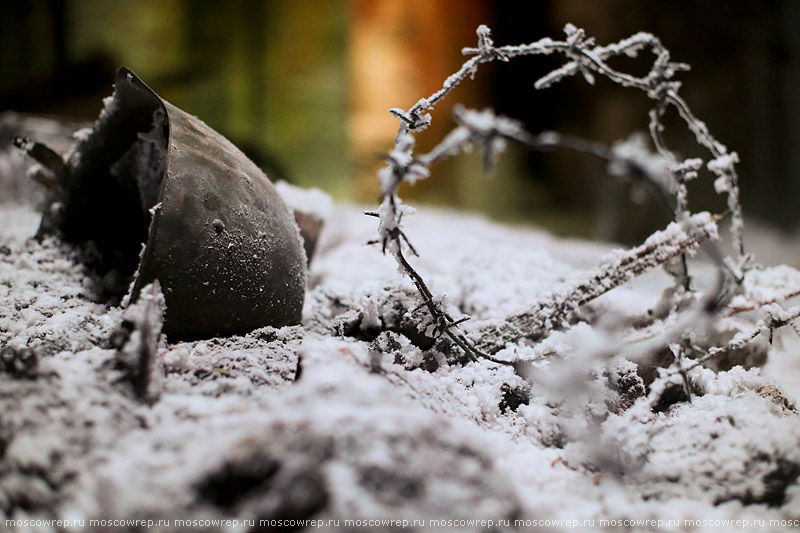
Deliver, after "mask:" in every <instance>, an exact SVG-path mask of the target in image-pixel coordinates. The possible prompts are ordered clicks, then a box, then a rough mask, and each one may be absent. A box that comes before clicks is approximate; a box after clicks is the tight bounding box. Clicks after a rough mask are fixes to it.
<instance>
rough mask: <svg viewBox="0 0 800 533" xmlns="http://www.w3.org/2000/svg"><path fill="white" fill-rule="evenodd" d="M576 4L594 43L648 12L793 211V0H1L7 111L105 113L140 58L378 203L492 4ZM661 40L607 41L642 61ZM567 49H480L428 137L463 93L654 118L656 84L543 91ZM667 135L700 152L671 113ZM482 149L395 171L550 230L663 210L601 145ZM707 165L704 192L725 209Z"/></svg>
mask: <svg viewBox="0 0 800 533" xmlns="http://www.w3.org/2000/svg"><path fill="white" fill-rule="evenodd" d="M566 22H573V23H574V24H576V25H577V26H579V27H583V28H585V29H586V31H587V34H588V35H592V36H595V37H596V38H597V40H598V43H599V44H605V43H608V42H611V41H617V40H619V39H622V38H624V37H626V36H628V35H630V34H632V33H635V32H636V31H640V30H641V31H648V32H651V33H653V34H655V35H657V36H658V37H660V38H661V39H662V41H663V42H664V43H665V45H666V46H667V47H668V48H669V49H670V50H671V51H672V54H673V59H674V60H677V61H684V62H687V63H690V64H691V65H692V67H693V69H692V71H691V72H688V73H683V74H681V75H680V77H679V79H681V80H682V81H683V82H684V86H683V88H682V90H681V94H682V95H683V96H684V98H685V99H686V100H687V102H688V103H689V105H690V106H691V107H692V109H693V111H694V112H695V114H696V115H697V116H698V117H699V118H700V119H701V120H704V121H705V122H706V123H707V124H708V126H709V128H710V130H711V132H712V134H714V135H715V136H716V137H717V138H718V139H719V140H720V141H721V142H723V143H724V144H726V145H727V146H728V147H729V148H730V149H732V150H734V151H736V152H738V153H739V155H740V157H741V160H742V163H741V165H740V166H739V169H740V174H741V180H742V188H743V204H744V208H745V214H746V216H747V217H749V218H750V219H755V218H758V219H762V220H765V221H767V222H770V223H773V224H775V225H778V226H780V227H782V228H783V229H786V230H795V229H796V225H797V223H798V221H800V214H799V213H798V209H797V205H800V32H798V31H797V29H796V28H797V27H799V26H800V2H796V1H794V0H750V1H745V0H714V1H704V2H696V1H691V0H673V1H669V2H664V1H657V0H652V1H642V0H591V1H589V0H551V1H549V2H547V1H542V0H540V1H535V2H526V7H525V10H524V11H522V10H521V8H520V7H519V3H515V2H502V3H501V2H493V1H489V0H349V1H348V0H291V1H290V0H228V1H225V2H219V1H213V0H137V1H135V2H123V1H116V0H4V1H3V2H0V111H5V110H12V109H13V110H16V111H25V112H31V113H38V114H59V115H68V116H70V117H77V118H82V119H85V120H87V121H91V120H93V119H94V118H95V117H96V116H97V114H98V113H99V111H100V108H101V106H102V103H101V100H102V98H103V97H105V96H108V95H109V94H111V92H112V87H111V84H112V81H113V77H114V71H115V69H116V68H117V67H118V66H120V65H125V66H128V67H130V68H131V69H132V70H133V71H135V72H136V73H137V74H138V75H139V76H141V77H142V78H143V79H144V80H145V82H147V83H148V84H149V85H150V86H151V87H153V88H154V89H155V90H156V91H157V92H158V93H159V94H161V95H162V96H163V97H164V98H166V99H167V100H169V101H171V102H172V103H174V104H176V105H177V106H179V107H181V108H183V109H185V110H186V111H189V112H191V113H193V114H196V115H198V116H199V117H200V118H202V119H203V120H204V121H206V122H207V123H208V124H209V125H211V126H212V127H214V128H216V129H217V130H219V131H220V132H222V133H223V134H224V135H226V136H227V137H229V138H230V139H231V140H233V141H234V142H235V143H236V144H237V145H239V147H240V148H242V149H243V150H244V151H245V152H246V153H247V154H248V155H250V156H251V158H252V159H253V160H254V161H256V162H257V163H258V164H259V165H260V166H261V167H262V168H263V169H264V170H265V171H266V173H267V174H268V175H269V176H270V177H271V178H272V179H273V180H275V179H286V180H288V181H290V182H293V183H296V184H299V185H302V186H316V187H320V188H322V189H324V190H325V191H327V192H329V193H331V194H332V195H333V196H334V197H336V198H337V199H339V200H346V201H355V202H360V203H366V204H374V203H375V202H376V201H377V194H378V187H377V181H376V178H375V173H376V171H377V169H378V168H379V167H380V166H381V163H380V161H379V160H378V159H376V158H375V154H376V153H379V152H385V151H388V150H389V149H391V147H392V141H393V136H394V134H395V133H396V130H397V122H396V119H394V118H393V117H392V116H391V115H390V114H389V113H388V111H387V110H388V109H389V108H390V107H401V108H404V109H407V108H408V107H410V106H411V105H413V104H414V103H415V102H416V101H417V100H418V99H419V98H420V97H423V96H428V95H430V94H431V93H433V92H434V91H436V90H437V89H438V88H439V87H441V83H442V81H443V80H444V79H445V78H446V77H447V76H448V75H449V74H451V73H452V72H454V71H455V70H456V69H458V67H459V66H460V65H461V63H462V61H463V60H464V58H463V57H462V56H461V53H460V51H461V48H462V47H464V46H473V45H474V44H475V41H476V38H475V28H476V27H477V26H478V25H479V24H481V23H484V24H487V25H488V26H489V27H490V28H491V29H492V30H493V36H494V39H495V43H496V44H498V45H503V44H520V43H524V42H531V41H535V40H537V39H539V38H541V37H545V36H550V37H553V38H558V39H561V38H563V31H562V28H563V26H564V24H565V23H566ZM651 58H652V56H650V55H649V54H643V55H642V57H641V58H640V59H637V60H631V59H619V60H617V61H613V62H612V65H613V66H615V67H616V68H619V69H622V70H626V71H629V72H631V73H636V74H643V73H644V72H646V70H647V68H648V65H649V62H650V60H651ZM563 61H564V58H563V57H557V56H547V57H533V58H520V59H515V60H513V61H512V62H510V63H508V64H494V65H485V66H483V67H482V68H481V70H480V71H479V73H478V75H477V76H476V78H475V80H474V81H471V82H467V83H465V84H463V85H462V86H460V87H459V88H458V89H456V91H454V92H453V93H451V95H450V97H449V98H448V99H447V100H445V102H444V103H443V104H442V105H440V106H438V107H437V108H436V110H435V111H434V113H433V119H434V124H433V126H432V127H431V128H429V129H428V130H427V131H425V132H424V133H423V134H421V135H420V136H419V137H418V143H419V149H421V150H426V149H429V148H430V147H432V146H433V145H434V144H435V143H436V142H437V141H438V140H440V139H441V138H442V137H443V136H444V135H445V134H446V133H447V132H448V131H449V130H450V129H451V128H452V127H453V123H452V120H451V119H450V108H451V106H452V105H453V104H454V103H463V104H465V105H467V106H470V107H477V108H484V107H492V108H494V109H496V110H497V111H498V112H500V113H503V114H506V115H508V116H511V117H515V118H518V119H520V120H523V121H524V122H525V124H526V126H527V128H528V129H529V130H530V131H533V132H538V131H541V130H545V129H552V130H557V131H561V132H566V133H571V134H576V135H580V136H583V137H587V138H591V139H597V140H603V141H606V142H613V141H614V140H616V139H620V138H624V137H627V136H629V135H630V134H631V133H633V132H635V131H646V129H647V122H648V117H647V111H648V110H649V109H650V102H649V101H648V100H647V98H646V96H645V95H644V94H640V93H638V92H635V91H634V90H632V89H624V88H621V87H617V86H615V85H613V84H611V83H610V82H608V81H606V80H605V79H598V82H597V85H596V86H595V87H591V86H588V85H587V84H586V83H585V82H584V81H583V80H582V79H581V78H578V77H576V78H574V79H572V80H568V81H567V82H566V83H561V84H560V85H557V86H555V87H554V88H551V89H548V90H545V91H536V90H534V88H533V83H534V81H535V80H536V79H538V78H539V77H540V76H542V75H544V74H545V73H547V72H548V71H549V70H552V69H553V68H556V67H557V66H559V65H560V64H561V63H562V62H563ZM667 125H668V131H667V135H666V138H667V141H668V143H669V144H670V145H671V146H673V147H675V148H676V150H677V151H678V152H679V153H681V154H682V155H687V156H691V155H696V156H703V157H705V154H704V153H703V152H702V151H700V150H699V149H698V148H697V147H696V145H695V144H694V142H693V139H692V137H691V135H690V134H689V133H688V132H687V131H686V129H685V128H684V127H683V124H682V122H680V120H679V119H678V118H677V117H676V116H672V115H671V116H670V117H668V119H667ZM480 168H481V165H480V163H479V162H478V161H477V155H467V156H462V157H460V158H458V159H456V160H453V161H450V162H447V163H444V164H442V165H440V166H439V167H436V168H435V169H434V173H433V176H432V179H431V180H429V181H427V182H421V183H419V184H418V185H417V186H416V187H414V188H413V189H410V190H404V191H402V192H403V194H404V195H405V196H406V197H408V198H412V199H413V200H412V203H416V202H425V203H429V204H437V205H446V206H454V207H458V208H463V209H469V210H479V211H482V212H485V213H487V214H488V215H490V216H492V217H494V218H498V219H501V220H507V221H513V222H532V223H536V224H539V225H542V226H544V227H546V228H547V229H549V230H551V231H554V232H555V233H558V234H564V235H577V236H587V237H596V238H603V239H612V240H617V241H621V242H635V241H640V240H641V239H643V238H644V237H646V236H647V235H649V234H650V233H651V232H652V231H653V230H654V229H656V228H658V227H663V226H664V225H665V224H666V223H667V222H668V221H669V220H670V219H671V216H670V214H669V213H663V212H662V211H661V210H660V208H659V207H658V206H657V205H656V204H655V203H650V202H647V201H645V202H643V203H635V202H632V201H631V197H632V191H631V189H630V187H629V186H627V185H626V184H621V183H618V182H615V181H614V180H612V179H611V178H608V177H607V176H606V175H605V172H604V168H603V166H602V165H601V164H598V163H597V162H596V161H592V160H587V159H583V158H580V157H576V156H574V155H572V154H535V153H534V154H530V153H525V152H523V151H520V150H517V149H513V148H512V149H510V150H509V151H508V152H507V153H506V155H505V156H504V157H503V159H502V162H501V164H500V165H499V167H498V168H497V169H496V171H495V173H494V175H493V176H492V177H490V178H484V177H482V176H481V170H480ZM712 181H713V179H712V177H711V176H710V175H707V174H706V175H704V176H702V178H701V180H700V181H698V183H696V184H695V185H694V186H693V188H692V190H691V192H690V194H691V197H690V198H691V202H692V205H691V206H690V207H691V208H692V210H693V211H697V210H700V209H714V210H716V211H722V210H723V209H724V200H723V199H722V198H721V197H717V196H716V195H715V194H714V192H713V187H712Z"/></svg>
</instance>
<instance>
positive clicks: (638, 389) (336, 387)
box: [0, 204, 800, 531]
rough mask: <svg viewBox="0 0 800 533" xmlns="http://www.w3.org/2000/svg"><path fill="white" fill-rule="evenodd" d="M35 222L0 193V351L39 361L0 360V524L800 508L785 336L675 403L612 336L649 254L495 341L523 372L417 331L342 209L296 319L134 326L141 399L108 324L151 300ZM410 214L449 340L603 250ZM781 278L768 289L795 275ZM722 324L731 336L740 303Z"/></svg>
mask: <svg viewBox="0 0 800 533" xmlns="http://www.w3.org/2000/svg"><path fill="white" fill-rule="evenodd" d="M38 220H39V216H38V215H37V214H36V213H35V212H34V211H33V210H32V209H31V208H30V207H27V206H21V205H11V204H5V205H0V347H12V348H14V353H15V354H17V356H18V355H19V354H20V353H22V352H23V351H24V350H23V349H24V348H29V349H31V350H32V351H33V356H34V357H35V359H36V364H35V366H34V367H32V368H28V367H25V368H24V369H22V370H19V368H22V367H13V369H17V370H15V371H12V366H8V365H6V366H7V369H6V372H4V373H1V374H0V397H2V405H3V408H2V412H0V519H3V520H5V519H6V518H14V519H22V518H62V519H81V518H84V519H86V520H87V524H88V520H89V519H92V518H100V519H119V518H152V519H159V518H161V519H168V520H175V519H216V518H239V519H256V520H258V519H304V518H316V519H321V520H328V519H334V520H335V519H339V527H338V528H335V527H333V526H332V525H330V524H329V525H328V526H326V527H328V529H330V530H337V531H338V530H343V531H346V530H353V531H356V530H358V531H365V530H367V529H364V528H363V527H350V528H348V527H347V526H346V525H345V524H346V523H345V520H347V519H408V520H415V519H416V520H430V519H485V520H492V521H493V522H494V526H493V529H492V528H486V527H482V526H479V525H478V526H465V527H459V528H454V530H458V531H483V530H495V531H515V530H524V529H525V525H524V524H526V523H528V524H530V523H531V522H525V521H530V520H553V521H556V520H580V521H582V520H594V521H595V522H594V526H593V527H588V526H587V527H584V528H583V529H584V530H597V531H600V530H603V529H604V527H603V526H601V522H600V521H601V520H623V519H638V520H665V521H666V520H672V521H683V520H706V521H709V522H707V523H706V524H705V525H703V524H699V525H686V524H687V523H685V522H680V525H679V526H676V527H672V526H670V527H664V528H662V529H664V530H674V531H712V530H713V531H720V528H719V523H718V522H714V521H717V520H732V519H741V520H748V521H750V523H751V524H752V523H754V521H756V520H763V521H764V524H765V526H764V528H763V530H765V531H779V530H781V526H780V525H779V524H778V525H774V524H775V523H773V525H770V520H778V521H781V520H783V521H788V520H800V483H798V476H799V475H800V419H798V412H797V409H796V404H795V397H794V395H793V394H794V392H795V391H797V390H798V389H797V384H798V383H800V366H798V364H797V359H798V351H797V346H798V343H797V341H796V340H794V338H793V337H792V335H794V333H793V332H791V331H790V330H789V331H788V332H785V331H780V332H778V333H777V334H776V337H777V338H776V340H775V343H774V344H773V346H771V347H770V346H769V345H768V344H767V343H766V342H765V341H764V339H757V340H756V341H755V347H752V348H751V352H759V351H760V352H759V353H762V352H763V353H767V355H768V358H767V363H766V365H765V366H763V368H761V367H757V366H754V367H752V368H749V369H744V368H742V367H741V366H732V368H730V369H729V370H719V371H716V370H712V369H709V368H695V369H693V370H691V371H690V372H689V381H690V383H691V398H687V397H686V395H685V394H684V393H683V391H684V388H683V387H682V385H681V383H680V381H677V380H676V376H667V375H666V374H665V373H664V372H661V375H662V377H660V378H657V379H656V380H655V381H654V382H653V383H652V384H650V385H649V386H648V387H645V383H644V382H643V381H642V380H641V379H640V378H638V376H636V372H635V364H634V363H633V362H631V361H628V360H627V359H625V358H624V357H622V356H621V355H620V354H618V353H616V352H614V350H615V347H618V346H620V344H619V343H618V341H615V339H614V338H609V337H615V336H622V337H624V336H627V335H629V334H631V331H632V330H633V329H635V328H636V327H637V326H636V322H635V321H634V320H629V317H630V316H633V315H639V314H645V315H646V314H647V311H648V309H651V308H653V307H654V306H655V305H656V303H657V302H658V300H659V297H660V295H661V291H662V290H663V289H664V288H666V287H667V286H669V285H670V284H671V281H670V279H669V278H668V276H667V275H666V274H663V273H661V272H655V273H652V274H648V275H646V276H644V277H643V279H639V280H637V281H636V283H634V284H628V285H626V286H623V287H620V288H619V289H615V290H614V291H612V292H610V293H609V294H607V295H605V296H603V297H602V298H600V299H599V300H598V301H597V302H596V303H595V304H593V305H592V308H591V310H590V311H591V312H590V313H589V314H590V315H591V316H592V317H594V318H593V323H594V324H596V325H597V326H596V327H590V326H589V325H588V324H586V323H583V322H579V323H577V324H575V325H573V326H572V327H570V328H567V329H565V330H563V331H559V332H554V333H552V334H551V335H550V336H549V337H547V338H546V339H545V340H544V341H542V342H540V343H539V344H537V345H535V346H525V345H523V344H517V345H507V346H506V349H505V350H502V351H501V352H500V353H498V357H506V358H511V357H517V358H520V359H523V360H525V361H527V365H526V367H525V370H524V371H515V369H514V368H512V367H509V366H500V365H497V364H494V363H491V362H488V361H477V362H466V363H465V362H463V361H458V354H457V353H456V350H455V349H454V348H453V347H452V346H449V345H447V344H446V343H443V342H441V341H438V340H436V339H435V338H434V337H435V335H434V334H433V332H432V331H431V330H430V328H426V327H425V316H424V315H425V310H424V309H417V310H415V308H417V307H418V306H419V303H420V302H419V300H418V297H417V295H416V293H415V292H414V291H413V288H412V286H411V284H410V283H409V282H408V281H407V280H405V279H403V278H402V277H401V276H400V274H398V272H397V269H396V266H395V264H394V261H393V260H392V259H391V258H389V257H384V256H382V255H381V254H380V252H379V250H377V249H376V248H375V247H370V246H366V245H365V243H366V242H367V241H368V240H369V239H370V237H371V236H372V233H373V232H374V219H370V218H368V217H364V216H363V215H362V214H361V212H360V210H358V209H356V208H352V207H341V206H339V207H335V208H333V210H332V212H331V213H330V215H329V217H328V221H327V223H326V226H325V228H324V231H323V234H322V238H321V242H320V245H319V250H318V252H317V255H316V257H315V259H314V261H313V262H312V264H311V270H310V273H309V285H310V286H309V289H308V292H307V295H306V305H305V310H304V321H303V324H302V325H301V326H294V327H286V328H282V329H274V328H263V329H260V330H256V331H254V332H252V333H250V334H249V335H246V336H243V337H231V338H218V339H210V340H205V341H197V342H189V343H185V342H182V343H176V344H171V343H168V342H167V341H166V340H165V339H163V338H162V339H160V340H159V339H158V337H157V336H156V337H153V338H152V339H150V341H148V339H147V338H145V337H146V335H145V334H144V333H142V338H141V339H138V340H137V342H139V343H140V344H142V345H145V344H147V343H148V342H150V343H151V348H152V349H153V352H154V353H153V361H152V362H151V364H150V366H149V367H148V369H147V372H150V373H151V374H152V375H150V374H148V375H149V376H150V377H148V378H147V390H146V391H145V392H143V391H142V389H141V387H140V386H138V385H137V383H138V384H139V385H140V384H141V379H142V374H141V372H140V373H139V374H136V373H135V372H134V373H133V374H132V372H131V370H130V367H129V366H126V365H125V364H121V363H120V361H123V362H124V360H125V357H126V355H125V354H126V351H127V352H130V350H132V349H133V348H131V345H130V343H131V342H133V341H132V340H130V339H129V340H128V341H126V342H127V344H124V345H123V344H122V343H120V342H119V341H118V340H115V336H116V335H118V332H119V331H120V328H121V327H122V324H123V322H124V321H126V320H127V321H128V323H132V324H133V325H134V328H136V327H140V326H141V324H143V323H145V322H148V321H150V322H153V320H155V322H153V323H152V324H150V325H151V326H153V327H155V328H156V331H157V327H158V324H157V318H158V316H157V315H158V313H157V312H156V311H153V309H154V308H156V309H157V308H158V305H157V303H158V301H157V300H158V298H157V296H154V298H153V302H154V303H153V305H152V306H150V307H149V308H143V307H140V308H138V309H137V308H136V306H134V307H133V308H131V309H129V310H123V309H120V308H119V307H115V306H109V305H106V304H104V303H102V300H101V298H100V296H99V291H100V289H99V288H98V287H101V286H102V284H103V280H97V279H94V278H93V277H92V276H91V275H90V274H89V273H87V272H86V271H85V269H84V268H83V267H82V266H80V265H79V264H78V263H77V261H76V253H75V251H74V250H72V249H71V248H69V247H68V246H66V245H64V244H62V243H59V242H58V241H56V240H45V241H43V242H37V241H35V240H33V239H31V238H30V237H31V236H32V235H33V234H34V233H35V230H36V226H37V224H38ZM407 230H408V234H409V236H410V237H411V238H412V240H413V242H414V245H415V246H416V248H417V249H418V251H419V253H420V257H419V258H418V259H417V258H415V259H414V261H415V265H416V266H417V267H418V268H419V270H420V272H421V273H423V274H424V275H425V276H426V279H427V280H428V281H429V282H430V283H431V285H432V287H433V288H434V290H435V292H436V294H437V296H442V297H446V298H447V301H448V302H449V304H450V306H451V307H452V309H454V312H456V313H457V312H459V311H461V312H464V313H467V314H469V315H471V316H472V317H473V320H472V321H471V322H468V323H467V324H466V325H465V330H466V331H467V333H470V332H474V331H477V330H478V329H479V328H480V326H481V325H482V324H487V323H493V322H495V323H496V322H498V321H502V319H503V318H504V317H507V316H509V315H511V314H513V313H515V312H518V311H520V310H521V309H524V308H525V307H526V305H529V304H530V302H532V301H534V300H535V299H536V298H537V296H539V295H541V294H543V293H545V292H547V291H549V290H551V289H552V288H553V287H554V286H557V285H558V284H560V283H565V282H568V281H570V280H574V279H579V277H580V273H581V272H582V271H585V270H587V269H589V268H591V267H592V266H593V265H595V264H597V262H598V261H599V260H600V258H601V257H602V256H603V255H604V254H605V253H606V252H608V251H609V250H610V247H609V246H605V245H598V244H591V243H582V242H577V241H569V240H558V239H555V238H553V237H550V236H548V235H546V234H544V233H541V232H539V231H536V230H532V229H520V228H508V227H504V226H501V225H498V224H494V223H490V222H487V221H484V220H482V219H479V218H475V217H471V216H466V215H462V214H458V213H441V212H439V213H436V212H434V213H431V212H420V213H418V214H416V215H415V216H414V217H411V218H410V219H409V221H408V228H407ZM699 268H700V270H701V271H702V268H703V267H702V265H700V266H699ZM766 272H768V273H769V272H772V271H766ZM780 272H781V273H782V274H781V276H782V277H780V280H781V283H794V282H799V281H800V279H798V276H797V275H796V274H797V273H796V272H795V271H793V270H791V269H790V270H788V271H787V270H781V271H780ZM776 276H777V274H774V275H771V276H770V275H767V276H765V277H767V278H770V279H773V280H774V279H776ZM701 277H702V276H701ZM766 285H769V284H768V283H766ZM154 294H155V293H154ZM154 317H155V319H154ZM604 317H605V319H604ZM626 317H628V318H626ZM617 319H618V320H617ZM725 320H727V322H725V324H724V325H725V327H728V328H730V329H732V330H734V331H744V330H747V328H748V327H750V328H752V327H753V324H754V321H755V318H753V317H748V316H746V314H743V315H737V317H736V318H730V319H725ZM608 321H611V322H619V323H625V324H628V325H627V326H626V327H627V328H628V330H630V331H620V330H619V328H617V329H613V330H612V329H610V328H608V327H605V326H603V327H601V326H602V325H603V324H604V323H605V322H608ZM150 322H148V323H150ZM420 324H422V328H420V327H418V326H419V325H420ZM658 327H659V323H658V322H655V323H651V324H650V325H649V326H648V328H649V329H648V331H649V332H650V333H651V334H653V333H652V332H653V330H654V328H655V329H657V328H658ZM663 327H664V328H666V327H668V324H665V325H664V326H663ZM785 329H787V330H788V329H789V328H785ZM615 342H616V343H615ZM137 346H138V345H137ZM7 353H11V352H7ZM26 353H27V352H26ZM751 355H752V354H750V355H746V356H742V357H743V358H742V359H741V361H744V362H747V361H751V360H752V357H751ZM748 357H750V359H748ZM756 360H757V361H758V362H759V363H760V362H761V361H762V360H763V357H762V358H760V359H759V358H756ZM735 362H736V361H733V363H735ZM733 363H732V364H733ZM748 364H750V363H748ZM23 366H24V365H23ZM729 366H730V365H729ZM775 369H778V370H775ZM523 376H525V377H523ZM137 380H138V381H137ZM503 520H506V521H508V522H501V521H503ZM517 520H520V521H522V522H515V521H517ZM256 523H258V522H256ZM506 523H507V524H508V525H499V524H506ZM755 523H757V524H758V523H760V522H755ZM549 527H550V529H549V530H552V531H560V530H562V529H564V530H566V529H571V530H575V528H572V527H570V528H566V527H564V528H562V527H559V526H558V525H557V523H556V522H553V523H550V524H549ZM163 529H165V530H174V531H180V530H182V528H177V527H175V526H174V525H173V526H170V527H169V528H163ZM323 529H324V528H323ZM368 529H370V530H375V531H380V530H391V529H392V528H391V527H389V526H387V527H385V528H383V529H381V527H377V526H374V525H373V526H372V527H370V528H368ZM418 529H420V530H426V529H436V528H430V526H429V525H428V526H426V527H422V528H418ZM605 529H608V530H616V529H617V528H614V527H611V526H609V527H607V528H605ZM630 529H632V530H643V531H646V530H649V529H651V527H650V526H647V525H644V526H641V527H640V526H632V527H630ZM735 529H736V528H735V527H731V528H730V530H735ZM756 529H758V528H756ZM784 529H786V530H789V529H791V528H789V527H786V528H784ZM78 530H85V529H76V531H78ZM209 530H216V529H214V528H213V527H211V528H210V529H209ZM439 530H442V529H439ZM538 530H543V531H546V530H548V528H547V527H543V528H538Z"/></svg>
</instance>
